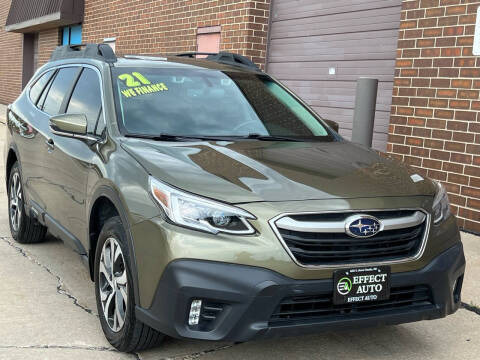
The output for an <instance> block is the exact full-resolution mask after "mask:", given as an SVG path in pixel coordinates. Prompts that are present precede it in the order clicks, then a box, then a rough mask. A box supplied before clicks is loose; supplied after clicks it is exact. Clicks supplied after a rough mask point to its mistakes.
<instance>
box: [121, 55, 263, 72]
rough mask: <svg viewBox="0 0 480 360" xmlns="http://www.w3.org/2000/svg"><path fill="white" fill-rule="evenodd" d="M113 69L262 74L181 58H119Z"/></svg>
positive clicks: (208, 61)
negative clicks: (177, 69) (136, 68)
mask: <svg viewBox="0 0 480 360" xmlns="http://www.w3.org/2000/svg"><path fill="white" fill-rule="evenodd" d="M112 66H113V67H151V68H190V69H210V70H219V71H237V72H248V73H260V72H262V71H261V70H260V69H258V68H250V67H240V66H237V65H230V64H224V63H219V62H215V61H211V60H207V59H196V58H189V57H180V56H165V57H164V56H152V55H125V56H124V57H118V58H117V62H115V63H114V64H112Z"/></svg>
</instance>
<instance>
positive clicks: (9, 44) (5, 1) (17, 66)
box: [0, 0, 23, 104]
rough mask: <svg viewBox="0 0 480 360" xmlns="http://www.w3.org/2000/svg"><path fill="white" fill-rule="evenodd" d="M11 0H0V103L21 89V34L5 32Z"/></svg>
mask: <svg viewBox="0 0 480 360" xmlns="http://www.w3.org/2000/svg"><path fill="white" fill-rule="evenodd" d="M10 1H11V0H0V84H2V85H1V86H0V103H2V104H8V103H10V102H12V101H13V100H15V98H16V97H17V96H18V94H20V91H21V89H22V61H23V60H22V56H23V35H22V34H14V33H7V32H5V21H6V20H7V15H8V10H9V9H10Z"/></svg>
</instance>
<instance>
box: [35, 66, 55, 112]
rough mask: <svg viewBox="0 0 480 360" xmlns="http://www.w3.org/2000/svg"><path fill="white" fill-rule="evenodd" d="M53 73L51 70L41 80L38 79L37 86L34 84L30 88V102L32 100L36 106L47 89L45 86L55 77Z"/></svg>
mask: <svg viewBox="0 0 480 360" xmlns="http://www.w3.org/2000/svg"><path fill="white" fill-rule="evenodd" d="M53 72H54V71H53V70H50V71H48V72H46V73H45V74H43V75H42V76H41V77H40V79H38V80H37V81H36V82H35V84H33V85H32V87H31V88H30V100H32V102H33V103H34V104H36V103H37V100H38V98H39V97H40V94H41V93H42V90H43V88H44V87H45V85H47V83H48V80H50V78H51V77H52V75H53Z"/></svg>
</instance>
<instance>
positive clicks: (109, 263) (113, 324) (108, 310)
mask: <svg viewBox="0 0 480 360" xmlns="http://www.w3.org/2000/svg"><path fill="white" fill-rule="evenodd" d="M98 286H99V290H100V302H101V304H102V310H103V316H104V318H105V321H106V322H107V324H108V326H109V327H110V329H111V330H112V331H114V332H118V331H120V330H121V329H122V327H123V324H124V323H125V317H126V312H127V304H128V284H127V270H126V265H125V259H124V257H123V252H122V249H121V247H120V244H119V243H118V241H117V240H116V239H115V238H113V237H109V238H108V239H107V240H106V241H105V244H103V248H102V254H101V257H100V265H99V281H98Z"/></svg>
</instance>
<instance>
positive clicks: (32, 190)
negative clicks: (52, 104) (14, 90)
mask: <svg viewBox="0 0 480 360" xmlns="http://www.w3.org/2000/svg"><path fill="white" fill-rule="evenodd" d="M55 73H56V70H49V71H47V72H45V73H43V74H42V75H40V76H39V77H38V79H37V80H36V81H35V82H34V83H33V85H31V87H30V89H27V90H26V92H25V94H24V96H23V98H22V97H21V98H20V99H19V100H18V101H17V102H18V103H19V105H20V106H18V107H15V111H13V110H12V112H11V113H10V114H9V126H10V127H11V128H12V130H13V131H12V137H13V142H14V143H15V145H16V147H17V151H18V153H19V159H20V163H21V166H22V179H23V182H24V193H25V196H26V199H27V200H28V201H29V204H30V205H31V204H32V200H33V201H34V202H36V203H37V204H39V205H40V207H43V203H42V195H41V189H42V186H43V184H42V182H43V179H42V178H41V177H40V176H39V174H40V172H41V169H42V164H43V162H44V157H45V155H46V150H45V143H44V141H45V138H44V136H43V134H42V133H43V131H45V127H46V118H45V116H44V114H43V112H42V111H41V109H40V107H41V106H40V105H39V99H42V98H43V94H44V93H46V92H48V88H49V85H50V83H51V81H52V79H53V78H54V77H55ZM37 104H38V105H37Z"/></svg>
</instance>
